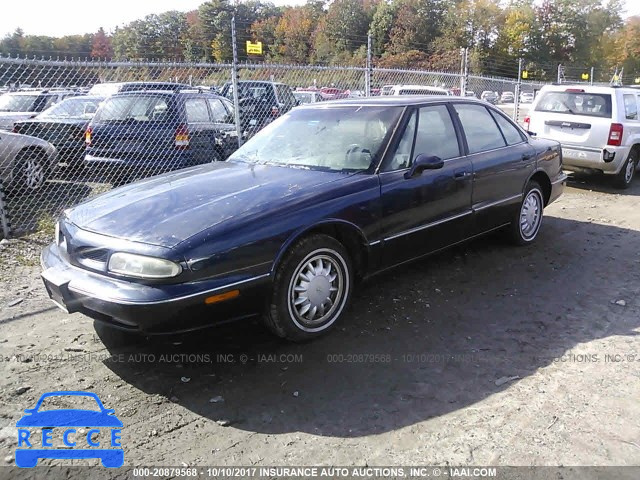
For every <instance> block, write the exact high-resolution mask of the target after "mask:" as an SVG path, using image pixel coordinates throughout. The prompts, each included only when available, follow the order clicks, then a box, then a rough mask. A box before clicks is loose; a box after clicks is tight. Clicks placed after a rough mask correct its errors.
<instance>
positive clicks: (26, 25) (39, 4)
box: [0, 0, 640, 37]
mask: <svg viewBox="0 0 640 480" xmlns="http://www.w3.org/2000/svg"><path fill="white" fill-rule="evenodd" d="M203 1H204V0H103V1H97V2H91V1H87V0H30V1H25V2H20V1H15V0H3V1H2V14H1V15H0V36H3V35H5V34H6V33H10V32H13V31H14V30H15V29H16V28H18V27H20V28H22V29H23V30H24V31H25V33H27V34H31V35H51V36H56V37H58V36H62V35H72V34H80V33H92V32H95V31H96V30H98V28H100V27H104V29H105V30H107V31H111V30H113V29H114V28H115V27H116V26H118V25H122V24H125V23H128V22H130V21H132V20H135V19H138V18H141V17H144V16H145V15H148V14H150V13H161V12H166V11H167V10H182V11H185V12H186V11H189V10H193V9H195V8H196V7H197V6H198V5H200V4H201V3H203ZM271 1H273V2H274V3H275V4H276V5H294V4H302V3H304V0H271ZM626 2H627V15H626V16H630V15H640V0H626Z"/></svg>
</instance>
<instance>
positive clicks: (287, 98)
mask: <svg viewBox="0 0 640 480" xmlns="http://www.w3.org/2000/svg"><path fill="white" fill-rule="evenodd" d="M276 90H277V92H278V100H279V101H280V102H281V103H295V102H296V97H294V96H293V93H292V92H291V89H290V88H289V87H287V86H286V85H280V84H278V85H276Z"/></svg>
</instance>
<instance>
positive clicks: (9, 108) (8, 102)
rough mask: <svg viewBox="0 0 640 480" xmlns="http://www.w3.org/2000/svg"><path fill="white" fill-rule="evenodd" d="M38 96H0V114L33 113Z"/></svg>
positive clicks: (6, 94)
mask: <svg viewBox="0 0 640 480" xmlns="http://www.w3.org/2000/svg"><path fill="white" fill-rule="evenodd" d="M38 97H39V95H16V94H12V93H5V94H4V95H2V96H0V112H33V111H34V110H33V108H34V104H35V103H36V100H38Z"/></svg>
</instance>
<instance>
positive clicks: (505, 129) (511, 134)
mask: <svg viewBox="0 0 640 480" xmlns="http://www.w3.org/2000/svg"><path fill="white" fill-rule="evenodd" d="M491 116H493V118H494V119H495V121H496V123H497V124H498V126H499V127H500V130H501V131H502V135H504V139H505V140H506V141H507V145H515V144H516V143H521V142H524V138H523V137H522V134H521V133H520V131H519V130H518V129H517V128H516V126H515V125H513V124H512V123H511V122H510V121H509V120H507V119H506V118H504V117H503V116H502V115H500V114H499V113H497V112H494V111H493V110H492V111H491Z"/></svg>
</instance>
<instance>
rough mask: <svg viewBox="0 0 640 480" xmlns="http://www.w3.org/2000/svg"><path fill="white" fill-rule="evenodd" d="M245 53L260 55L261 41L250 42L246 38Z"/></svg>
mask: <svg viewBox="0 0 640 480" xmlns="http://www.w3.org/2000/svg"><path fill="white" fill-rule="evenodd" d="M247 53H248V54H253V55H262V42H256V43H251V42H250V41H249V40H247Z"/></svg>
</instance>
